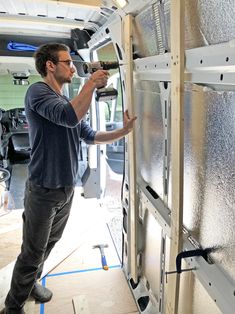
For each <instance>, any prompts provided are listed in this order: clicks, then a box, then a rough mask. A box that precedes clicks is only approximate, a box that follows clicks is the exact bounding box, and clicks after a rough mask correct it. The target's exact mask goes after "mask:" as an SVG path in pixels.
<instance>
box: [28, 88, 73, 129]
mask: <svg viewBox="0 0 235 314" xmlns="http://www.w3.org/2000/svg"><path fill="white" fill-rule="evenodd" d="M25 105H26V106H28V107H29V108H30V109H31V110H33V111H35V112H37V113H38V114H39V115H40V116H42V117H44V118H45V119H47V120H49V121H51V122H53V123H55V124H58V125H61V126H65V127H70V128H73V127H75V126H76V125H77V124H78V123H79V121H78V119H77V116H76V114H75V111H74V109H73V107H72V105H71V103H70V102H69V100H68V99H67V98H65V97H63V96H60V95H58V94H56V93H55V92H54V91H53V90H52V89H51V88H50V87H49V86H48V85H47V84H45V83H43V82H38V83H35V84H33V85H31V86H30V87H29V89H28V91H27V93H26V96H25Z"/></svg>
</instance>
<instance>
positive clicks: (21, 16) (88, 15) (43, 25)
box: [0, 0, 116, 37]
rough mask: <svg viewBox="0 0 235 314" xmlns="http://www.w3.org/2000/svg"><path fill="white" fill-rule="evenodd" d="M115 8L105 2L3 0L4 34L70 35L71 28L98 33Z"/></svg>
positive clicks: (0, 8)
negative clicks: (103, 4) (106, 5)
mask: <svg viewBox="0 0 235 314" xmlns="http://www.w3.org/2000/svg"><path fill="white" fill-rule="evenodd" d="M115 9H116V8H115V7H111V8H106V7H104V6H102V1H101V0H63V1H60V0H8V1H6V0H0V20H1V22H0V25H1V34H4V33H7V34H30V35H40V36H58V35H60V36H63V37H69V36H70V29H71V28H80V29H83V28H85V29H88V30H91V31H93V32H95V31H96V30H97V29H98V28H99V27H100V26H101V25H103V24H104V23H105V22H106V20H107V18H108V17H109V15H110V14H112V13H113V11H114V10H115Z"/></svg>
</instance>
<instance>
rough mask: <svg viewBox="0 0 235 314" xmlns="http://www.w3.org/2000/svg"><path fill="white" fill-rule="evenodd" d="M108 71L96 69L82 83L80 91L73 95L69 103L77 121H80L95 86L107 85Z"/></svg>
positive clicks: (88, 104)
mask: <svg viewBox="0 0 235 314" xmlns="http://www.w3.org/2000/svg"><path fill="white" fill-rule="evenodd" d="M108 76H109V73H108V71H105V70H98V71H96V72H95V73H93V74H92V75H91V76H90V78H89V80H88V81H87V82H86V83H85V84H84V86H83V87H82V89H81V91H80V93H79V94H78V95H77V96H76V97H74V98H73V99H72V100H71V101H70V103H71V105H72V107H73V109H74V111H75V113H76V116H77V119H78V121H80V120H81V119H82V118H83V117H84V115H85V114H86V113H87V111H88V109H89V107H90V104H91V100H92V95H93V92H94V90H95V89H96V88H99V87H103V86H106V85H107V81H108Z"/></svg>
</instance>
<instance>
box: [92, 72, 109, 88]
mask: <svg viewBox="0 0 235 314" xmlns="http://www.w3.org/2000/svg"><path fill="white" fill-rule="evenodd" d="M108 78H109V72H108V71H106V70H98V71H96V72H94V73H92V74H91V76H90V81H91V82H92V83H93V84H94V85H95V88H101V87H104V86H106V85H107V82H108Z"/></svg>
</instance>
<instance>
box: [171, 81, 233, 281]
mask: <svg viewBox="0 0 235 314" xmlns="http://www.w3.org/2000/svg"><path fill="white" fill-rule="evenodd" d="M234 103H235V92H232V91H224V92H217V91H213V90H211V89H209V88H206V87H201V86H197V85H193V84H187V85H186V90H185V120H184V126H185V132H184V136H185V138H184V142H185V146H184V225H185V227H186V229H187V230H189V231H190V233H191V234H192V235H193V237H194V238H195V239H196V240H197V241H198V242H199V243H200V244H201V245H202V247H204V248H207V247H215V248H217V250H216V251H215V253H213V254H212V259H214V261H215V262H217V263H218V264H220V265H221V266H222V267H223V268H224V269H225V270H226V271H227V272H228V273H229V275H230V276H231V277H232V278H234V279H235V228H234V223H235V192H234V188H235V106H234ZM169 168H170V167H169ZM170 178H171V174H170ZM170 183H171V179H170ZM170 198H171V187H170V188H169V204H168V205H169V207H170V208H171V200H170Z"/></svg>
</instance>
